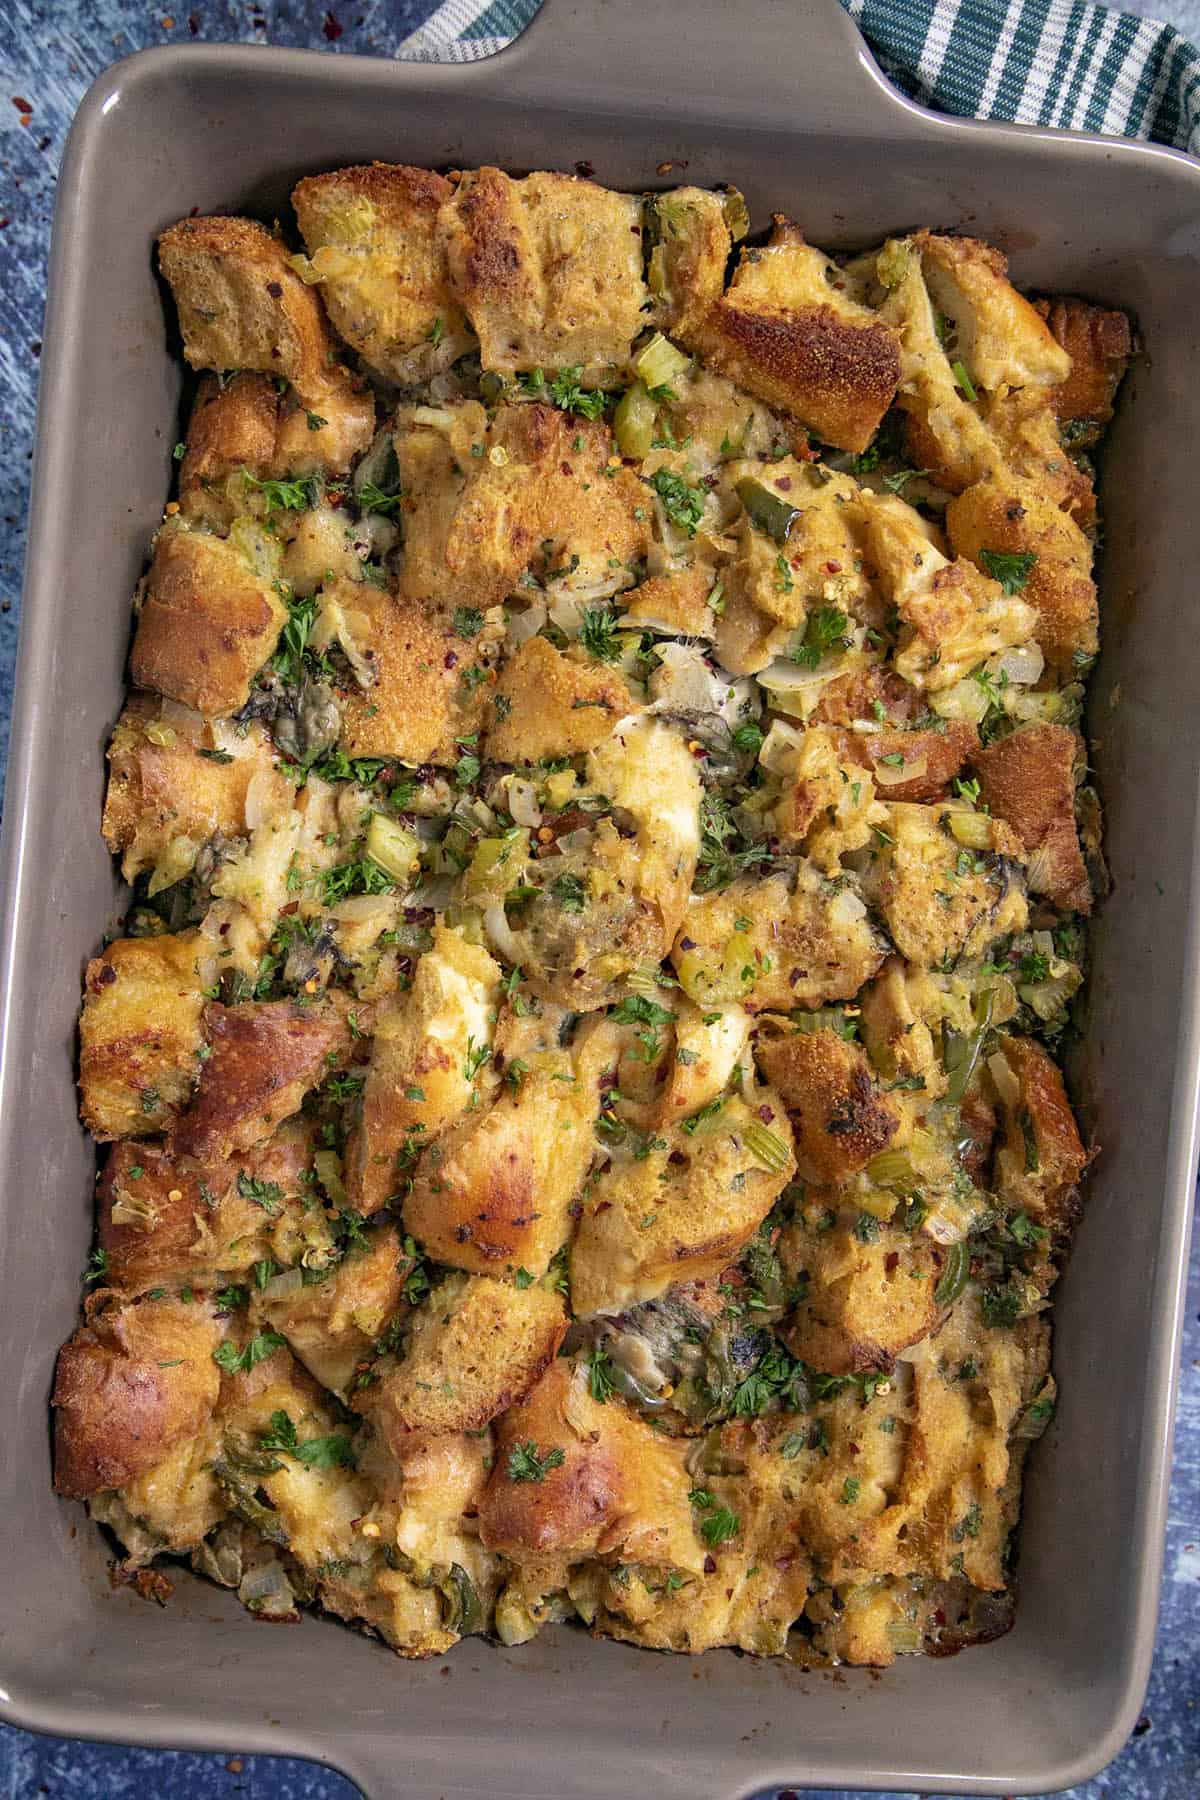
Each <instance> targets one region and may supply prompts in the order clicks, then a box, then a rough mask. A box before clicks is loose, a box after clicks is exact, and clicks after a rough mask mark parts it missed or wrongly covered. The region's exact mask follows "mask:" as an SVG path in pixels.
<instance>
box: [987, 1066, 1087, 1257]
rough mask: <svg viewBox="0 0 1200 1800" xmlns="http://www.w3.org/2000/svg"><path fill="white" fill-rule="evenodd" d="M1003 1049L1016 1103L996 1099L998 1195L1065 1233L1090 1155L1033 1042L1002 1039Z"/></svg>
mask: <svg viewBox="0 0 1200 1800" xmlns="http://www.w3.org/2000/svg"><path fill="white" fill-rule="evenodd" d="M1002 1050H1003V1055H1004V1059H1005V1061H1006V1062H1007V1063H1008V1066H1009V1068H1010V1069H1011V1070H1012V1072H1013V1074H1014V1075H1015V1076H1016V1078H1017V1082H1018V1085H1019V1089H1020V1092H1019V1096H1018V1098H1017V1100H1016V1101H1015V1103H1014V1102H1010V1101H1007V1100H1005V1098H1004V1096H1003V1095H1001V1098H1000V1112H1001V1119H1002V1122H1003V1131H1004V1136H1003V1139H1002V1141H1001V1143H1000V1144H999V1146H998V1147H997V1150H996V1165H995V1184H996V1188H997V1191H998V1192H999V1193H1000V1195H1001V1197H1002V1198H1003V1200H1004V1201H1005V1203H1006V1204H1007V1205H1009V1206H1012V1207H1015V1208H1019V1209H1021V1210H1023V1211H1025V1212H1028V1213H1031V1214H1032V1215H1033V1217H1034V1219H1035V1220H1037V1221H1043V1220H1044V1221H1045V1223H1046V1224H1047V1225H1048V1226H1050V1227H1051V1229H1052V1230H1054V1231H1056V1232H1066V1231H1067V1230H1069V1228H1070V1227H1071V1225H1073V1224H1074V1222H1075V1215H1076V1212H1077V1204H1076V1196H1075V1188H1076V1186H1077V1184H1078V1182H1079V1178H1080V1176H1081V1175H1082V1174H1083V1171H1084V1170H1085V1168H1086V1167H1087V1165H1088V1161H1089V1156H1088V1152H1087V1150H1086V1149H1085V1148H1084V1145H1083V1141H1082V1139H1081V1138H1080V1135H1079V1127H1078V1125H1077V1124H1076V1122H1075V1115H1074V1113H1073V1112H1072V1111H1071V1103H1070V1101H1069V1100H1068V1099H1067V1091H1066V1088H1065V1087H1064V1085H1063V1078H1062V1072H1061V1070H1060V1069H1059V1068H1058V1066H1057V1065H1056V1063H1055V1062H1054V1060H1053V1059H1052V1058H1051V1057H1050V1056H1048V1055H1047V1053H1046V1051H1045V1050H1043V1048H1042V1046H1041V1045H1040V1044H1038V1043H1035V1042H1034V1041H1033V1039H1032V1038H1020V1037H1006V1038H1005V1039H1004V1042H1003V1045H1002Z"/></svg>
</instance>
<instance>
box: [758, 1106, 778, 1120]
mask: <svg viewBox="0 0 1200 1800" xmlns="http://www.w3.org/2000/svg"><path fill="white" fill-rule="evenodd" d="M758 1116H759V1118H760V1119H761V1120H762V1122H763V1124H764V1125H769V1124H770V1123H771V1120H772V1119H773V1118H774V1117H775V1111H774V1108H773V1107H770V1106H766V1105H763V1106H760V1107H759V1109H758Z"/></svg>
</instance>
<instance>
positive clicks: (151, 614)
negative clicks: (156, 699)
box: [130, 525, 288, 718]
mask: <svg viewBox="0 0 1200 1800" xmlns="http://www.w3.org/2000/svg"><path fill="white" fill-rule="evenodd" d="M261 542H263V540H262V539H261V537H260V534H258V533H257V532H255V533H254V534H253V535H252V536H251V535H247V537H246V538H244V539H242V538H237V537H234V536H230V537H228V538H220V537H214V536H210V535H209V534H207V533H204V532H199V531H190V530H188V529H187V528H186V527H185V526H182V525H180V526H178V527H173V526H171V525H167V526H166V527H164V529H163V530H162V531H160V532H159V534H158V541H157V543H156V545H155V550H154V560H153V562H152V563H151V565H150V573H149V574H148V575H147V577H146V586H145V592H144V595H143V598H142V605H141V611H140V613H139V615H138V626H137V633H136V636H135V637H134V640H133V655H132V659H131V663H130V668H131V671H132V674H133V679H134V681H135V682H136V683H137V685H138V687H144V688H152V689H153V690H154V691H155V692H156V693H159V694H166V695H167V697H168V698H169V699H171V700H178V701H179V702H180V703H181V704H182V705H184V706H190V707H192V708H193V709H194V710H195V711H196V712H199V713H203V714H204V715H205V716H206V717H208V718H228V717H229V715H230V714H231V713H235V712H237V711H239V710H240V708H241V707H243V706H245V704H246V701H247V700H248V699H249V697H250V683H251V681H252V679H253V677H254V676H255V675H256V674H257V673H258V671H259V669H261V668H262V666H263V664H264V663H265V662H266V660H267V658H268V657H269V656H270V655H271V654H272V652H273V651H274V649H275V646H276V644H277V643H278V642H279V633H280V631H281V630H282V629H283V626H284V624H285V623H286V621H287V616H288V612H287V607H286V606H285V605H284V603H283V601H282V600H281V599H280V597H279V594H278V593H277V591H276V587H275V578H276V575H277V572H278V571H277V568H276V567H274V566H273V565H272V563H271V560H270V557H269V556H264V558H263V559H262V561H261V562H260V563H258V564H257V565H256V563H255V562H254V561H253V560H252V557H251V554H250V549H248V548H244V547H243V545H244V544H245V545H247V546H250V547H254V546H257V545H258V544H259V543H261Z"/></svg>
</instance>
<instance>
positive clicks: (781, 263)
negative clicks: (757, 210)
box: [685, 217, 900, 451]
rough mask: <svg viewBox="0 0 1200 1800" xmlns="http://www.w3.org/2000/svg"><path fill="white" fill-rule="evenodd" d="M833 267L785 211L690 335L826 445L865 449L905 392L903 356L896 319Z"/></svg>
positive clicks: (710, 357)
mask: <svg viewBox="0 0 1200 1800" xmlns="http://www.w3.org/2000/svg"><path fill="white" fill-rule="evenodd" d="M814 259H816V261H815V262H814ZM817 263H819V264H820V267H819V268H818V267H817V266H816V264H817ZM824 265H825V258H824V257H823V256H821V255H820V253H819V252H815V251H810V250H809V247H808V246H807V245H806V244H805V242H804V238H803V236H802V235H801V233H800V231H799V230H798V229H797V227H796V226H795V225H793V224H791V223H790V222H789V221H788V220H785V219H782V218H778V217H777V218H776V221H775V229H774V231H773V232H772V234H771V239H770V242H769V243H768V245H767V247H766V249H765V250H743V251H742V255H741V260H740V262H739V264H738V267H737V269H736V271H735V272H734V276H733V280H732V281H731V282H730V284H729V288H728V290H727V291H726V293H725V294H724V295H723V296H722V298H721V299H719V300H717V301H716V302H715V304H714V305H713V306H712V307H711V308H710V310H709V311H708V312H707V314H706V315H705V316H704V318H703V320H702V322H701V323H700V324H699V325H698V326H696V327H694V328H692V329H691V330H690V331H689V332H688V334H687V337H686V339H685V341H686V342H687V343H688V345H689V347H690V348H692V349H695V350H697V351H699V353H700V354H701V355H702V356H703V357H704V358H705V360H706V361H707V362H708V364H709V365H710V366H711V367H712V368H715V369H719V370H720V371H721V372H722V373H723V374H727V375H729V376H731V377H732V378H733V379H734V380H735V381H736V382H737V383H738V384H739V386H741V387H744V388H746V389H748V390H749V392H750V393H752V394H757V395H758V396H759V398H760V399H762V400H765V401H767V403H768V404H769V405H771V406H774V407H777V408H778V409H779V410H780V411H781V412H784V413H789V414H791V415H792V416H793V417H795V418H797V419H799V420H800V421H801V422H802V423H803V424H805V425H807V426H809V427H810V428H811V430H812V431H814V432H815V433H816V435H817V436H818V437H819V438H822V439H823V440H824V441H825V442H826V443H829V444H834V445H836V446H837V448H838V449H839V450H856V451H858V450H865V449H866V447H867V445H868V444H869V443H870V441H871V439H872V438H873V437H874V435H875V433H876V431H877V430H878V428H879V422H880V420H881V419H882V417H883V415H884V413H885V412H886V411H887V409H888V407H889V406H890V405H891V403H892V399H893V397H894V395H895V392H896V384H897V382H898V381H899V378H900V354H899V350H898V348H897V342H896V336H895V333H894V332H893V331H892V329H891V328H890V326H888V325H885V324H883V323H882V322H881V321H880V320H879V319H875V318H872V316H871V314H870V313H869V311H868V310H867V309H866V308H865V307H861V306H859V305H858V304H857V303H856V302H854V301H853V300H851V299H849V298H848V297H846V296H844V295H842V294H841V293H839V291H838V289H837V287H836V286H835V285H832V284H830V283H829V282H828V280H827V279H826V277H825V273H824Z"/></svg>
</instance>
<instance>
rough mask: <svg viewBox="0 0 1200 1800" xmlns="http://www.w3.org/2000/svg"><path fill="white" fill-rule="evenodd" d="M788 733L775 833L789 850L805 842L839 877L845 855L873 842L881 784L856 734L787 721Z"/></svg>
mask: <svg viewBox="0 0 1200 1800" xmlns="http://www.w3.org/2000/svg"><path fill="white" fill-rule="evenodd" d="M784 732H786V733H787V738H786V739H785V740H784V741H785V742H786V743H787V744H788V748H787V751H786V753H782V746H781V766H779V773H780V775H781V777H782V785H781V790H780V795H779V800H778V802H777V804H776V806H775V809H774V812H773V814H772V823H773V826H774V831H775V834H776V836H778V837H779V839H780V841H781V844H782V846H783V847H784V848H786V849H792V848H799V847H800V845H802V844H803V845H804V847H805V853H806V854H807V855H808V856H809V857H810V858H811V859H812V861H813V862H814V863H815V864H816V866H817V867H818V868H819V869H820V870H821V872H822V873H823V874H824V875H827V876H828V877H829V878H830V880H833V879H835V878H836V877H837V876H839V875H840V874H841V872H842V861H841V859H842V857H843V856H845V855H847V854H849V853H850V852H852V851H854V850H861V849H862V847H863V845H864V844H868V843H870V841H871V820H872V817H873V816H874V815H875V813H876V811H877V808H876V805H875V783H874V782H873V781H872V779H871V776H870V775H869V774H868V772H867V768H866V766H865V760H864V758H863V753H862V750H861V749H860V748H859V743H858V738H857V734H856V733H853V732H849V731H833V730H829V729H827V728H825V727H822V726H820V725H810V726H809V727H808V729H807V730H806V731H801V732H793V729H792V728H791V727H789V726H786V725H781V726H779V727H778V728H777V731H776V735H777V736H779V735H781V734H782V733H784ZM793 738H794V740H795V741H794V742H791V741H790V740H791V739H793ZM772 766H773V767H775V766H776V765H775V764H774V763H773V765H772Z"/></svg>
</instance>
